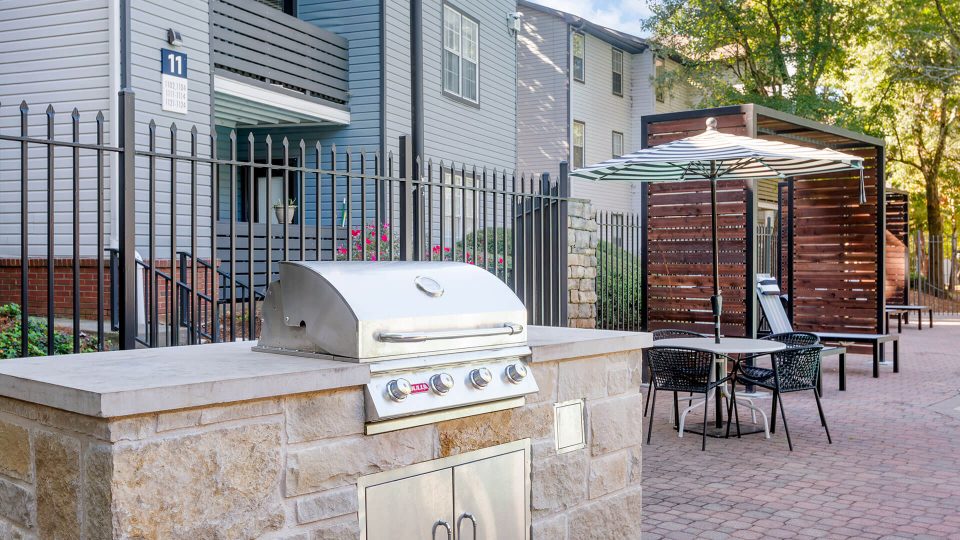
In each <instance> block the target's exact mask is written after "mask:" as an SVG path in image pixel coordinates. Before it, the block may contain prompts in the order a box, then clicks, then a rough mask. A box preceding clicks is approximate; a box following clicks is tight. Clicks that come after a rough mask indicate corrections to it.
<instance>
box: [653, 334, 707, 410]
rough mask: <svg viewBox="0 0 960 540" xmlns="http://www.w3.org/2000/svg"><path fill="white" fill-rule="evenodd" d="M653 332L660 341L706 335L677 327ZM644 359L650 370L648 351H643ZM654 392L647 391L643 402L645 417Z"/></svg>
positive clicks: (655, 339) (654, 336)
mask: <svg viewBox="0 0 960 540" xmlns="http://www.w3.org/2000/svg"><path fill="white" fill-rule="evenodd" d="M651 334H653V340H654V341H659V340H661V339H674V338H687V337H693V338H698V337H704V335H703V334H700V333H697V332H691V331H690V330H677V329H674V328H662V329H660V330H654V331H653V332H651ZM643 359H644V361H645V362H646V363H647V369H648V370H649V368H650V361H649V360H647V353H646V352H644V353H643ZM650 379H651V380H653V375H652V374H651V375H650ZM650 387H651V388H653V383H651V386H650ZM652 393H653V392H651V391H649V390H648V391H647V400H646V402H645V403H644V404H643V416H644V418H646V416H647V409H649V408H650V394H652Z"/></svg>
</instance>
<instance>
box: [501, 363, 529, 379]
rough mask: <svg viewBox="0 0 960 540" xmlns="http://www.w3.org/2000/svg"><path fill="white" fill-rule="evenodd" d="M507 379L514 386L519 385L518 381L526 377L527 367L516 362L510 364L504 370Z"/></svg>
mask: <svg viewBox="0 0 960 540" xmlns="http://www.w3.org/2000/svg"><path fill="white" fill-rule="evenodd" d="M506 375H507V379H508V380H509V381H510V382H512V383H515V384H519V383H520V381H522V380H523V379H524V377H526V376H527V366H525V365H523V364H521V363H520V362H517V363H516V364H510V365H509V366H507V370H506Z"/></svg>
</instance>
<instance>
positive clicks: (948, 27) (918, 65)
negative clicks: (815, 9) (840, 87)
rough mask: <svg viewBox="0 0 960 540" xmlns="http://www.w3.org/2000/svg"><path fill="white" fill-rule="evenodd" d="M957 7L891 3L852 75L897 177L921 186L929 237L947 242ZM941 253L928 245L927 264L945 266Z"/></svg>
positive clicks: (918, 0) (954, 150)
mask: <svg viewBox="0 0 960 540" xmlns="http://www.w3.org/2000/svg"><path fill="white" fill-rule="evenodd" d="M958 4H960V2H958V1H957V0H934V2H933V3H931V2H929V1H924V0H910V1H906V2H894V1H891V2H889V3H888V4H887V5H885V6H884V10H883V15H882V17H881V19H880V21H879V24H878V28H882V29H883V33H882V35H878V36H877V39H875V40H874V41H873V42H872V43H871V44H870V45H869V46H867V47H865V48H864V49H863V50H862V51H860V62H859V66H858V69H857V70H855V73H854V75H853V76H852V77H851V79H850V83H851V84H850V91H851V94H852V95H853V96H854V101H855V102H857V103H858V104H859V105H861V106H862V110H863V111H864V112H865V118H866V119H867V122H868V123H873V124H874V125H876V126H877V129H879V130H882V131H883V132H885V133H886V134H887V137H888V140H889V142H890V144H889V148H888V152H887V157H888V161H890V162H891V172H892V174H893V175H894V177H895V178H897V179H898V180H899V181H900V182H901V183H903V184H906V185H908V186H909V185H910V184H912V183H917V184H919V185H920V190H921V191H922V194H923V197H922V199H923V206H922V208H918V209H917V210H921V212H915V215H916V214H920V215H922V216H923V217H924V218H925V219H924V223H923V225H924V226H925V227H924V228H925V229H926V231H927V233H928V234H929V236H930V237H931V238H940V239H943V240H946V238H944V235H945V234H946V232H947V231H946V230H945V228H944V218H945V217H948V218H950V219H949V222H948V223H949V224H950V225H951V226H952V227H951V228H952V229H953V230H954V232H956V212H955V206H954V205H955V200H956V189H955V184H956V183H955V182H954V181H953V180H952V179H954V178H956V177H957V174H958V171H957V166H958V164H960V160H958V156H960V140H958V135H960V130H958V128H960V87H958V84H960V34H958V32H957V31H956V28H957V27H956V24H955V22H954V21H956V20H958V17H957V15H958V14H960V5H958ZM914 179H915V181H914ZM951 202H953V204H951ZM945 205H946V208H947V209H948V212H947V213H948V214H949V215H948V216H944V210H943V209H944V207H945ZM951 255H952V254H951ZM943 256H944V253H943V250H942V249H930V250H928V252H927V257H928V261H927V268H928V269H941V268H944V264H943ZM951 258H954V257H953V255H952V256H951ZM927 274H928V275H927V277H928V279H929V280H930V282H931V285H933V286H934V287H935V288H938V289H939V288H942V285H943V275H942V272H934V271H929V272H928V273H927ZM951 281H953V279H951Z"/></svg>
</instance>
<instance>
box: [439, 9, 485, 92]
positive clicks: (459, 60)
mask: <svg viewBox="0 0 960 540" xmlns="http://www.w3.org/2000/svg"><path fill="white" fill-rule="evenodd" d="M479 49H480V27H479V25H478V24H477V21H475V20H473V19H471V18H470V17H468V16H467V15H464V14H463V13H460V12H459V11H457V10H455V9H453V8H452V7H450V6H448V5H444V6H443V91H444V92H445V93H447V94H450V95H452V96H456V97H459V98H463V99H465V100H467V101H470V102H473V103H477V102H478V99H479V93H480V91H479V90H480V64H479V62H480V55H479Z"/></svg>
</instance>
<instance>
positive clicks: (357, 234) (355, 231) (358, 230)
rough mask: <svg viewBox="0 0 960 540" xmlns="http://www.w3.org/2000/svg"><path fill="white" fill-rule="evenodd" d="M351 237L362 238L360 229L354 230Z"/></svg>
mask: <svg viewBox="0 0 960 540" xmlns="http://www.w3.org/2000/svg"><path fill="white" fill-rule="evenodd" d="M350 235H351V236H360V229H354V230H352V231H350Z"/></svg>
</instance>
